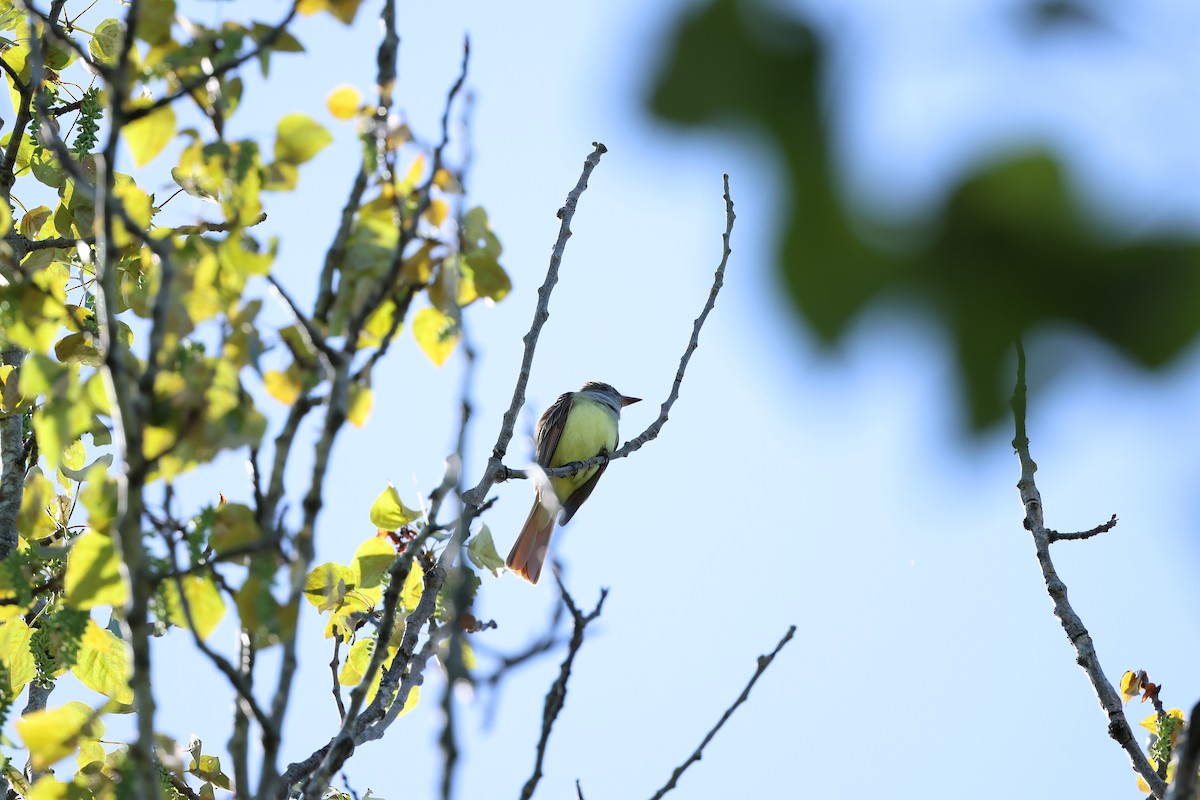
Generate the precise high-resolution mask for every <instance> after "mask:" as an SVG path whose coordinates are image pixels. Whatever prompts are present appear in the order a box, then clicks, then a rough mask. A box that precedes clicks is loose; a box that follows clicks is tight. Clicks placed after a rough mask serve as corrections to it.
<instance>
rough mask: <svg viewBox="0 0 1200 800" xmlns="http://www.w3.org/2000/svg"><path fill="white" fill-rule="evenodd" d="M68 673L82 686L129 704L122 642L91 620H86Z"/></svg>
mask: <svg viewBox="0 0 1200 800" xmlns="http://www.w3.org/2000/svg"><path fill="white" fill-rule="evenodd" d="M71 674H73V675H74V676H75V677H76V678H78V679H79V682H80V683H82V684H83V685H84V686H86V687H88V688H89V689H91V690H93V691H96V692H99V693H100V694H102V695H105V696H106V697H111V698H112V699H113V700H116V701H117V702H118V703H121V704H122V705H132V703H133V690H132V689H130V688H129V661H128V658H127V657H126V654H125V643H124V642H122V641H121V640H120V639H118V638H117V637H116V636H115V635H114V634H113V633H112V632H111V631H107V630H105V629H104V628H101V627H100V626H99V625H97V624H96V621H95V620H92V619H89V620H88V624H87V629H86V630H85V631H84V632H83V640H82V641H81V643H80V647H79V656H78V657H77V658H76V660H75V665H74V666H72V667H71Z"/></svg>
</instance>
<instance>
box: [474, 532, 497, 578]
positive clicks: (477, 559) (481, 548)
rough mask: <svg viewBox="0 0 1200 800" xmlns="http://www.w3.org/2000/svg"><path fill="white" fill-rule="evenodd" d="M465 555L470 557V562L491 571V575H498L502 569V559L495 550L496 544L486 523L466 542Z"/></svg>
mask: <svg viewBox="0 0 1200 800" xmlns="http://www.w3.org/2000/svg"><path fill="white" fill-rule="evenodd" d="M467 557H468V558H470V559H471V563H472V564H474V565H475V566H477V567H479V568H480V569H486V570H489V571H491V573H492V575H497V576H498V575H499V574H500V571H501V570H502V569H504V559H503V558H501V557H500V554H499V553H497V552H496V544H495V542H493V541H492V532H491V531H490V530H488V526H487V525H484V526H483V527H482V528H480V530H479V533H477V534H475V536H474V538H472V539H471V541H470V542H468V543H467Z"/></svg>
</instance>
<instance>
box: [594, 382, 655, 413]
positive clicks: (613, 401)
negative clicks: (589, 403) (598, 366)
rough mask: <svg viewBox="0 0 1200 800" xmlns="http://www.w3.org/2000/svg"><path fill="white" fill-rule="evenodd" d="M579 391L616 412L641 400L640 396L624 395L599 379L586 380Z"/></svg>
mask: <svg viewBox="0 0 1200 800" xmlns="http://www.w3.org/2000/svg"><path fill="white" fill-rule="evenodd" d="M579 391H581V392H587V393H588V394H589V395H591V396H592V397H593V398H595V399H596V401H597V402H600V403H604V404H605V405H606V406H608V407H609V408H611V409H612V410H613V411H614V412H616V413H617V414H620V413H621V409H622V408H624V407H625V406H628V405H632V404H634V403H640V402H641V401H642V398H640V397H626V396H625V395H623V394H621V393H620V392H618V391H617V390H616V389H614V388H613V387H612V386H611V385H610V384H607V383H601V382H600V381H588V382H587V383H585V384H584V385H583V387H582V388H581V389H580V390H579Z"/></svg>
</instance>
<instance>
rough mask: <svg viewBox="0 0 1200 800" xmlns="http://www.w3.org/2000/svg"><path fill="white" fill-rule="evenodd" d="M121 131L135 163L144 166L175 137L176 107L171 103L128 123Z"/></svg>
mask: <svg viewBox="0 0 1200 800" xmlns="http://www.w3.org/2000/svg"><path fill="white" fill-rule="evenodd" d="M121 132H122V133H123V134H124V135H125V143H126V144H128V145H129V153H130V155H132V156H133V163H134V164H135V165H136V166H138V167H144V166H146V165H147V164H149V163H150V162H151V161H153V160H154V157H155V156H157V155H158V154H159V153H161V152H162V151H163V150H164V149H165V148H166V146H167V145H168V144H170V143H171V140H172V139H174V138H175V109H174V107H172V106H171V105H170V104H167V105H165V106H163V107H161V108H158V109H155V110H154V111H151V112H150V113H149V114H147V115H146V116H144V117H142V118H141V119H136V120H134V121H133V122H130V123H128V124H127V125H126V126H125V127H124V128H122V129H121Z"/></svg>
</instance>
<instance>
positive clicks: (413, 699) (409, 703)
mask: <svg viewBox="0 0 1200 800" xmlns="http://www.w3.org/2000/svg"><path fill="white" fill-rule="evenodd" d="M420 699H421V687H420V686H414V687H412V689H411V690H410V691H409V693H408V697H406V698H405V699H404V707H403V708H401V709H400V713H399V714H397V715H396V716H397V717H403V716H404V715H405V714H407V713H408V712H410V711H412V710H413V709H414V708H416V707H417V701H418V700H420Z"/></svg>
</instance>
